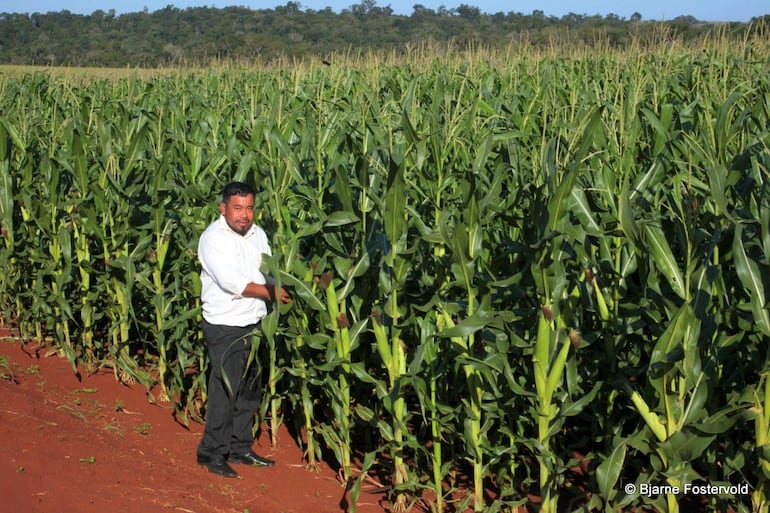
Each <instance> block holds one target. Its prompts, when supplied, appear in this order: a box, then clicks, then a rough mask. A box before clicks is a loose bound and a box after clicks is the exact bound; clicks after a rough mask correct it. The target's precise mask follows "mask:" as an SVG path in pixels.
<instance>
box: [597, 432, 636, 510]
mask: <svg viewBox="0 0 770 513" xmlns="http://www.w3.org/2000/svg"><path fill="white" fill-rule="evenodd" d="M627 452H628V445H627V443H626V441H625V440H623V441H621V442H620V443H618V444H616V445H615V447H614V448H613V449H612V452H611V453H610V455H609V457H608V458H606V459H605V460H604V461H602V462H601V463H600V464H599V466H598V467H596V483H597V484H598V485H599V492H600V493H601V495H602V497H604V498H605V500H608V499H609V498H610V497H613V496H615V495H616V494H617V487H616V485H617V482H618V478H619V477H620V472H621V471H622V470H623V464H624V463H625V461H626V453H627Z"/></svg>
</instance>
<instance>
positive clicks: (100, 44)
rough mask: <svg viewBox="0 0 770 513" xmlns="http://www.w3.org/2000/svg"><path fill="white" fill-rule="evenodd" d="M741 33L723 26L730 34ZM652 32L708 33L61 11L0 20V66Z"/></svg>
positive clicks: (453, 20) (487, 20) (353, 17)
mask: <svg viewBox="0 0 770 513" xmlns="http://www.w3.org/2000/svg"><path fill="white" fill-rule="evenodd" d="M759 21H760V20H757V22H759ZM749 26H750V25H749V24H741V23H735V24H731V25H730V27H731V30H732V31H734V32H736V33H740V32H741V31H746V30H748V29H749ZM661 27H663V28H664V29H665V30H672V31H674V33H675V34H676V35H677V36H679V37H684V38H687V39H694V38H698V37H702V36H703V35H704V34H706V33H708V32H709V31H710V30H713V25H710V24H708V23H702V22H699V21H698V20H696V19H695V18H693V17H691V16H684V17H679V18H677V19H675V20H672V21H670V22H658V21H654V22H652V21H650V22H646V21H645V22H643V21H642V17H641V15H640V14H639V13H634V14H633V15H632V16H631V18H630V20H625V19H622V18H620V17H618V16H617V15H614V14H609V15H606V16H599V15H591V16H589V15H582V14H575V13H569V14H567V15H565V16H563V17H561V18H557V17H553V16H547V15H546V14H545V13H544V12H543V11H542V10H535V11H533V12H532V13H531V14H529V15H525V14H522V13H518V12H508V13H504V12H497V13H494V14H485V13H482V12H481V10H480V9H479V8H478V7H474V6H472V5H468V4H460V6H458V7H456V8H452V9H447V8H445V7H443V6H442V7H440V8H438V9H437V10H433V9H429V8H427V7H425V6H424V5H423V4H419V3H416V4H415V5H414V6H413V11H412V13H411V15H409V16H403V15H395V14H393V10H392V9H391V8H390V6H387V7H380V6H378V5H377V2H376V1H375V0H361V1H360V2H359V3H357V4H354V5H351V6H350V7H349V8H347V9H343V10H342V11H341V12H340V13H335V12H333V11H332V10H331V9H329V8H326V9H323V10H319V11H315V10H311V9H307V10H303V9H302V8H301V4H300V2H296V1H289V2H287V3H286V4H285V5H282V6H279V7H276V8H275V9H257V10H253V9H247V8H244V7H227V8H224V9H215V8H210V7H195V8H186V9H179V8H176V7H173V6H171V5H169V6H167V7H165V8H163V9H160V10H157V11H154V12H148V11H147V10H146V9H145V10H144V11H142V12H136V13H127V14H121V15H116V13H115V11H114V10H112V9H110V10H108V11H104V10H101V9H99V10H96V11H94V12H93V13H92V14H90V15H78V14H73V13H71V12H70V11H66V10H64V11H60V12H48V13H33V14H18V13H0V63H5V64H44V65H66V66H117V67H125V66H142V67H156V66H168V65H182V64H185V63H187V64H207V63H209V62H210V61H211V60H212V59H218V58H228V59H247V60H262V61H267V60H271V59H275V58H277V57H279V56H289V57H293V58H304V57H307V56H310V55H328V54H329V53H333V52H347V51H350V49H351V48H355V49H360V50H362V51H392V50H394V49H396V50H397V49H400V48H404V47H406V46H409V45H414V44H415V43H419V42H421V41H425V40H430V41H432V42H434V43H449V42H452V43H453V44H469V43H473V44H481V45H489V46H499V45H509V44H511V43H512V42H517V41H526V42H527V44H529V45H549V44H553V43H554V42H555V41H559V40H562V41H563V42H565V43H571V42H575V43H580V44H593V43H594V42H597V41H600V40H603V41H604V42H606V41H609V42H610V43H611V44H613V45H615V46H622V45H624V44H627V43H628V42H629V41H630V40H631V39H632V38H633V37H637V38H638V37H645V35H652V34H653V33H654V32H655V31H659V30H661ZM752 30H753V31H755V32H756V31H757V28H756V27H754V28H753V29H752Z"/></svg>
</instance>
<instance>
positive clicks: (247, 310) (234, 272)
mask: <svg viewBox="0 0 770 513" xmlns="http://www.w3.org/2000/svg"><path fill="white" fill-rule="evenodd" d="M271 254H272V253H271V251H270V245H269V242H268V239H267V234H265V231H264V230H263V229H262V228H260V227H259V226H257V225H252V227H251V228H250V229H249V231H248V232H247V233H246V235H240V234H239V233H237V232H235V231H233V230H232V229H231V228H230V227H229V226H228V225H227V222H226V221H225V217H224V216H220V217H219V219H218V220H216V221H214V222H213V223H211V225H209V227H208V228H206V230H205V231H204V232H203V234H202V235H201V237H200V240H199V241H198V259H199V260H200V263H201V287H202V291H201V303H202V309H203V318H204V319H206V321H208V322H210V323H211V324H220V325H225V326H250V325H252V324H256V323H258V322H259V321H260V320H261V319H262V318H263V317H264V316H265V315H267V305H266V304H265V302H264V301H263V300H262V299H258V298H253V297H244V296H242V295H241V293H242V292H243V290H244V289H245V288H246V285H248V284H249V283H250V282H253V283H256V284H259V285H265V283H266V279H265V275H264V274H262V271H261V270H260V267H261V265H262V255H271Z"/></svg>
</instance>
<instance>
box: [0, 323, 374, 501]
mask: <svg viewBox="0 0 770 513" xmlns="http://www.w3.org/2000/svg"><path fill="white" fill-rule="evenodd" d="M14 335H15V334H14V333H13V332H11V331H9V330H0V377H2V379H0V397H2V399H0V497H2V500H1V501H0V512H2V513H4V512H8V513H15V512H24V513H57V512H62V513H64V512H78V513H104V512H111V513H147V512H160V511H181V512H187V513H203V512H206V513H245V512H248V513H307V512H313V513H338V512H348V511H351V508H350V505H349V500H350V496H349V493H347V492H346V491H345V489H344V488H343V487H342V486H341V483H340V482H339V480H338V478H337V474H336V472H335V471H334V469H332V468H331V467H329V466H328V465H326V464H322V465H321V469H320V471H318V472H312V471H310V470H307V469H306V468H305V464H304V460H303V455H302V450H301V449H300V448H299V447H298V445H297V443H296V442H295V441H294V439H293V438H292V436H291V435H290V434H289V433H288V431H286V430H285V428H284V429H282V430H281V432H279V434H278V441H279V444H278V446H277V447H271V446H270V443H269V439H268V436H267V434H263V435H261V436H260V438H259V439H258V440H257V441H256V442H255V444H254V450H255V451H256V452H257V453H258V454H261V455H263V456H267V457H270V458H272V459H275V460H276V462H277V463H276V465H275V467H271V468H254V467H245V466H243V465H239V466H236V467H235V468H236V470H238V472H239V477H238V478H236V479H227V478H222V477H219V476H216V475H214V474H211V473H209V472H207V471H206V469H205V468H203V467H201V466H199V465H198V464H197V463H196V461H195V448H196V446H197V443H198V440H199V438H200V435H201V432H202V426H201V425H200V424H197V423H193V422H191V423H190V426H189V427H185V426H184V425H182V424H181V423H180V422H178V421H177V420H176V419H175V418H174V415H173V408H172V406H171V405H170V404H168V403H166V404H158V403H153V401H152V400H151V396H150V395H148V391H147V390H146V389H145V388H144V387H143V386H141V385H135V386H127V385H123V384H120V383H118V382H117V381H116V379H115V377H114V375H113V374H112V372H111V371H109V370H106V371H102V372H98V373H96V374H93V375H90V376H86V375H85V374H84V373H82V372H81V373H80V375H81V379H78V377H77V376H76V374H75V372H74V370H73V368H72V366H71V365H70V363H69V362H68V361H67V360H66V359H64V358H61V357H59V356H56V355H55V354H54V355H51V354H50V353H51V350H50V348H45V347H40V346H39V345H37V344H34V343H29V342H27V343H23V342H22V341H20V340H19V339H18V337H15V336H14ZM262 431H263V433H264V432H265V431H266V430H262ZM387 510H388V504H387V496H386V494H385V493H384V492H383V491H382V489H381V488H379V487H378V486H377V485H376V484H369V483H365V484H364V486H363V490H362V493H361V496H360V497H359V500H358V502H357V504H356V507H355V511H356V512H359V513H382V512H385V511H387Z"/></svg>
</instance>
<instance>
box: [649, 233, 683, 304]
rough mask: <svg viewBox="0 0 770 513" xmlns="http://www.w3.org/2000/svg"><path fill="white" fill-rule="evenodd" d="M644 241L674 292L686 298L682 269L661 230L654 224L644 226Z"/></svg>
mask: <svg viewBox="0 0 770 513" xmlns="http://www.w3.org/2000/svg"><path fill="white" fill-rule="evenodd" d="M644 233H645V241H646V242H647V248H648V249H649V251H650V255H651V256H652V259H653V261H654V262H655V265H656V266H657V268H658V271H659V272H660V273H661V274H662V275H663V277H664V278H665V279H666V281H668V283H669V285H671V288H672V289H673V290H674V293H675V294H676V295H677V296H679V297H680V298H682V299H687V290H685V284H684V278H683V277H682V271H681V269H680V268H679V265H678V264H677V261H676V258H674V253H673V252H672V251H671V246H669V245H668V240H667V239H666V235H665V234H664V233H663V230H662V229H661V228H660V227H659V226H656V225H654V224H647V225H645V226H644Z"/></svg>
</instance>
